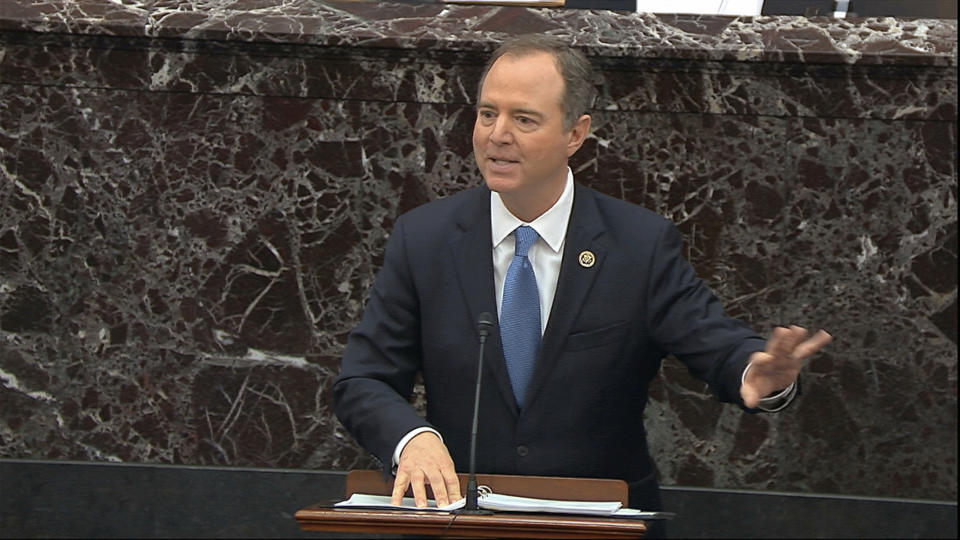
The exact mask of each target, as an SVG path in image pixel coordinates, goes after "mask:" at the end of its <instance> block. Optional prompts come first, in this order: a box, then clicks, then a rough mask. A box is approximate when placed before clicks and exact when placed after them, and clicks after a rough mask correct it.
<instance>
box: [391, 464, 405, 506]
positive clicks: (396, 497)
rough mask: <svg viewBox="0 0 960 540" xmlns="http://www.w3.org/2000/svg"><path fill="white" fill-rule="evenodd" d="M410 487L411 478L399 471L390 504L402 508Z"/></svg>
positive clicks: (394, 482)
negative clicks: (404, 497)
mask: <svg viewBox="0 0 960 540" xmlns="http://www.w3.org/2000/svg"><path fill="white" fill-rule="evenodd" d="M409 485H410V478H409V477H408V476H407V475H406V474H404V473H402V472H400V471H397V478H396V479H395V480H394V481H393V493H392V494H391V495H390V504H392V505H394V506H400V505H402V504H403V496H404V494H406V492H407V487H408V486H409Z"/></svg>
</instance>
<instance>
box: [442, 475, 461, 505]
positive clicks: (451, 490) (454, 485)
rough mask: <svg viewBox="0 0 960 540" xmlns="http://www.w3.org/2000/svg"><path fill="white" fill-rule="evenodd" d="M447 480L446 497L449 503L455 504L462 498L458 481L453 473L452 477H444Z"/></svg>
mask: <svg viewBox="0 0 960 540" xmlns="http://www.w3.org/2000/svg"><path fill="white" fill-rule="evenodd" d="M445 478H446V480H447V495H448V496H449V497H450V502H451V503H452V502H456V501H459V500H460V499H462V498H463V496H462V495H460V479H459V478H457V474H456V472H454V473H453V476H446V477H445Z"/></svg>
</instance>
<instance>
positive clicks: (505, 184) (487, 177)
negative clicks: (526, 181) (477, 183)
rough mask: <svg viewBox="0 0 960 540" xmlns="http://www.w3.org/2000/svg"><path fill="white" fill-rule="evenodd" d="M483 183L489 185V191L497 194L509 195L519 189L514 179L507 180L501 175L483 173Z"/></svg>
mask: <svg viewBox="0 0 960 540" xmlns="http://www.w3.org/2000/svg"><path fill="white" fill-rule="evenodd" d="M483 181H484V182H485V183H486V184H487V189H489V190H490V191H496V192H497V193H509V192H511V191H513V190H515V189H517V186H518V184H519V183H518V182H517V180H516V179H514V178H505V177H503V176H501V175H497V174H490V173H486V172H484V173H483Z"/></svg>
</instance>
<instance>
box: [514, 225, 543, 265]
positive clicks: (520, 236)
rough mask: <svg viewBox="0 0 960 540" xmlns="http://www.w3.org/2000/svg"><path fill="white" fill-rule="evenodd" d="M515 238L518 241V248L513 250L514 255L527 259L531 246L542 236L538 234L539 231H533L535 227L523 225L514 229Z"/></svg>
mask: <svg viewBox="0 0 960 540" xmlns="http://www.w3.org/2000/svg"><path fill="white" fill-rule="evenodd" d="M513 237H514V239H515V240H516V247H515V248H514V250H513V254H514V255H516V256H518V257H526V256H527V251H529V250H530V246H532V245H533V243H534V242H536V241H537V238H539V237H540V235H538V234H537V231H535V230H533V227H530V226H527V225H521V226H519V227H517V228H516V229H514V231H513Z"/></svg>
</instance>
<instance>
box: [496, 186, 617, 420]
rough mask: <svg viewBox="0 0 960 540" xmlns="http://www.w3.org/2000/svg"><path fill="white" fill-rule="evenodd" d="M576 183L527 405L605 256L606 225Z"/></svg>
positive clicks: (548, 370)
mask: <svg viewBox="0 0 960 540" xmlns="http://www.w3.org/2000/svg"><path fill="white" fill-rule="evenodd" d="M575 186H576V187H575V189H576V191H575V192H574V198H573V210H572V212H571V215H570V223H569V225H567V236H566V239H565V240H564V247H563V259H562V260H561V262H560V276H559V278H558V279H557V291H556V294H555V295H554V300H553V307H552V308H551V309H550V320H549V321H547V329H546V331H545V332H544V335H543V342H542V345H541V347H540V356H539V357H538V358H537V366H536V368H535V370H534V374H533V379H532V380H531V382H530V389H529V390H528V396H527V397H528V400H529V401H528V404H527V405H528V407H529V406H530V405H532V404H533V402H534V401H535V400H536V397H537V393H538V391H539V390H540V388H541V387H542V386H543V385H544V384H545V383H546V381H547V380H548V379H549V377H550V373H551V372H552V371H553V367H554V365H556V363H557V362H558V361H559V359H560V353H561V351H562V350H563V345H564V342H565V341H566V338H567V335H569V333H570V329H571V328H572V326H573V323H574V322H575V321H576V320H577V316H578V315H579V314H580V308H581V306H583V304H584V302H585V301H587V294H588V293H589V291H590V287H591V286H592V285H593V282H594V280H595V278H596V276H597V275H598V274H599V272H600V268H601V267H602V266H603V263H604V260H605V259H606V249H605V248H604V247H603V246H602V245H601V243H600V242H599V237H600V236H601V235H602V234H603V233H604V231H605V227H604V225H603V221H602V219H601V216H600V212H599V210H598V209H597V205H596V202H595V200H594V196H593V193H592V192H591V191H589V190H587V189H585V188H583V187H582V186H580V185H579V184H575ZM583 252H590V253H591V254H592V255H593V257H594V261H593V265H592V266H587V265H584V264H581V261H580V257H581V253H583ZM501 356H502V354H501ZM508 385H509V381H508Z"/></svg>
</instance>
